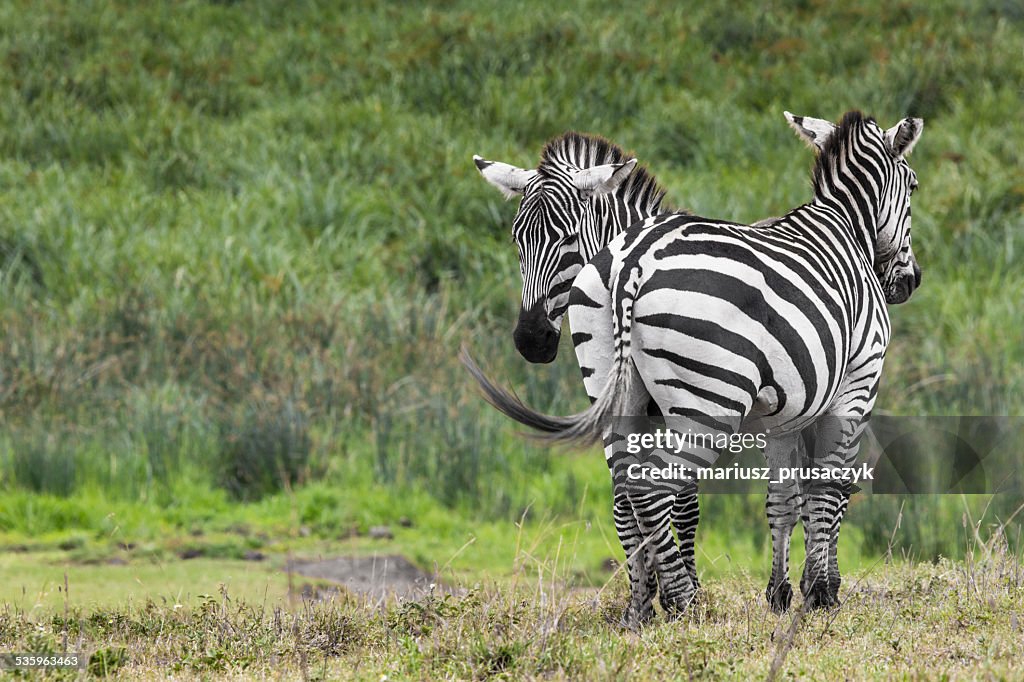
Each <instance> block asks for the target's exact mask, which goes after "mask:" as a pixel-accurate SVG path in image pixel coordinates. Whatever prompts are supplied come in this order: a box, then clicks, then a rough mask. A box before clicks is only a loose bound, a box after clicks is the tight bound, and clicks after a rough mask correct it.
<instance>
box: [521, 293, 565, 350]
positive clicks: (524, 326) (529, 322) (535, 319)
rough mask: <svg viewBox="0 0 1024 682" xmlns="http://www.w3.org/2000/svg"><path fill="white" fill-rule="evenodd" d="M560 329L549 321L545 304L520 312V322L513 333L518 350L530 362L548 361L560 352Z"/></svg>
mask: <svg viewBox="0 0 1024 682" xmlns="http://www.w3.org/2000/svg"><path fill="white" fill-rule="evenodd" d="M559 336H560V335H559V333H558V330H556V329H555V328H553V327H552V326H551V323H550V322H548V317H547V313H546V312H545V310H544V306H543V304H542V305H540V306H534V307H533V308H531V309H529V310H522V311H521V312H520V313H519V324H517V325H516V330H515V331H514V332H513V333H512V339H513V341H515V344H516V350H518V351H519V354H520V355H522V356H523V357H524V358H526V360H528V361H529V362H535V363H548V362H551V361H552V360H554V359H555V356H556V355H557V354H558V340H559Z"/></svg>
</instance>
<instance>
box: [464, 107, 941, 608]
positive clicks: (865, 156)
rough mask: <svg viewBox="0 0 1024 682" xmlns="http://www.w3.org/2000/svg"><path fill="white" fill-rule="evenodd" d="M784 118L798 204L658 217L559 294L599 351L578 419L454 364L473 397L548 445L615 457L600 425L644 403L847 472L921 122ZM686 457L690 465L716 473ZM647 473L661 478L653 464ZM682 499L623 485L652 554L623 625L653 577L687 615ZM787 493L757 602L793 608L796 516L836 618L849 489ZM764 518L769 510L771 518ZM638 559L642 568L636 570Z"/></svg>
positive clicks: (905, 246)
mask: <svg viewBox="0 0 1024 682" xmlns="http://www.w3.org/2000/svg"><path fill="white" fill-rule="evenodd" d="M785 117H786V120H787V121H788V122H789V124H790V126H791V127H793V128H794V130H795V131H796V132H797V134H798V135H799V136H800V137H802V138H803V139H804V140H805V141H807V142H809V143H810V144H811V145H813V146H814V147H816V148H817V150H818V151H817V158H816V161H815V164H814V169H813V173H812V186H813V197H812V200H811V201H810V202H809V203H807V204H804V205H802V206H799V207H797V208H795V209H793V210H791V211H789V212H788V213H787V214H786V215H784V216H782V217H781V218H780V219H778V220H777V221H775V222H774V223H772V224H771V225H769V226H767V227H762V228H759V229H752V228H751V227H748V226H741V225H737V224H734V223H726V222H723V221H716V220H708V219H705V218H700V217H697V216H692V215H687V214H661V215H658V216H654V217H651V218H649V219H647V220H646V221H644V222H643V223H641V224H640V225H636V226H633V227H631V228H630V229H628V230H626V231H625V232H623V233H621V234H620V235H619V236H617V237H616V238H615V239H614V240H612V242H611V243H610V244H609V246H608V248H606V249H604V250H603V251H602V252H601V253H599V254H597V255H596V256H595V257H594V258H593V259H592V260H591V262H590V263H589V264H588V265H587V266H586V267H584V268H583V269H582V270H581V271H580V273H579V274H578V275H577V277H576V280H575V281H574V284H573V286H572V288H571V291H570V308H569V321H570V325H571V326H572V328H573V330H574V333H576V330H581V332H580V333H585V334H589V335H590V336H591V337H592V338H593V339H594V340H596V341H598V343H597V344H584V345H583V346H581V347H580V348H578V354H579V355H580V361H581V364H588V365H589V366H593V367H594V368H595V376H596V377H598V379H596V380H594V379H592V380H591V383H589V384H588V386H587V388H588V393H589V392H591V391H592V390H595V385H594V384H595V381H600V378H601V377H603V378H604V381H603V383H602V384H600V386H599V387H596V390H597V393H596V400H594V401H593V402H592V404H591V406H590V408H588V409H587V410H585V411H584V412H581V413H579V414H576V415H572V416H569V417H551V416H547V415H543V414H540V413H538V412H536V411H534V410H532V409H530V408H529V407H527V406H526V405H524V404H523V403H522V402H520V401H519V400H518V399H517V398H516V397H514V396H512V395H511V394H509V393H508V392H507V391H505V390H504V389H502V388H500V387H498V386H496V385H495V384H494V383H493V382H491V381H490V380H489V379H488V378H487V377H486V375H484V374H483V372H482V371H480V369H479V368H478V367H476V365H475V363H473V362H472V360H471V358H469V357H468V354H465V353H464V358H463V359H464V361H466V362H467V365H468V366H469V368H470V371H471V372H472V373H473V374H474V376H475V378H476V379H477V381H478V382H479V383H480V385H481V387H482V389H483V391H484V393H485V396H486V397H487V399H488V400H489V401H490V402H491V403H492V404H494V405H495V406H496V407H497V408H498V409H499V410H501V411H502V412H503V413H505V414H506V415H508V416H510V417H512V418H513V419H516V420H517V421H519V422H521V423H523V424H526V425H528V426H531V427H534V428H537V429H539V430H541V431H545V432H547V433H548V434H549V437H550V438H551V439H553V440H558V441H577V442H580V443H586V442H592V441H594V440H596V439H598V438H601V437H602V436H603V437H604V439H605V440H606V441H607V440H609V439H610V438H614V437H616V436H618V437H619V438H620V442H621V436H622V434H621V433H619V434H615V433H614V431H615V429H614V428H612V426H611V425H610V424H609V420H610V418H611V417H612V416H613V415H624V416H640V415H643V414H644V406H645V405H646V403H647V402H649V401H653V402H654V403H656V404H657V405H658V407H659V408H660V410H661V412H662V413H663V414H665V415H667V416H672V417H687V418H690V419H693V420H695V421H696V422H698V423H700V424H703V425H704V427H705V428H706V429H707V430H708V431H710V432H713V433H719V434H723V433H724V434H734V433H736V432H737V431H739V430H740V429H741V428H744V427H745V426H748V425H749V424H751V423H757V424H758V425H759V427H760V428H762V429H764V430H765V431H766V432H770V433H771V440H770V441H769V443H768V447H766V448H765V455H766V457H767V458H768V463H769V465H778V464H779V463H780V462H783V461H786V459H787V458H792V457H793V456H794V453H796V452H797V451H798V450H799V446H800V443H801V441H802V440H807V441H809V442H812V446H813V448H814V449H813V456H814V461H815V463H816V464H818V465H819V468H821V469H823V470H836V469H840V468H842V467H843V466H845V465H846V464H848V463H850V462H852V461H853V459H854V458H855V456H856V453H857V450H858V445H859V439H860V436H861V434H862V433H863V430H864V428H865V426H866V424H867V420H868V419H869V417H870V414H871V410H872V407H873V405H874V402H875V399H876V396H877V390H878V385H879V380H880V377H881V370H882V365H883V361H884V357H885V351H886V348H887V346H888V343H889V338H890V334H891V325H890V321H889V315H888V310H887V308H886V304H899V303H903V302H905V301H906V300H908V299H909V298H910V296H911V295H912V294H913V292H914V291H915V290H916V289H917V288H918V287H919V286H920V283H921V269H920V266H919V265H918V263H917V260H916V258H915V257H914V254H913V250H912V247H911V237H910V228H911V210H910V197H911V194H912V193H913V192H914V190H915V189H916V187H917V184H918V182H917V176H916V174H915V173H914V171H913V170H912V169H911V168H910V166H909V164H908V163H907V161H906V158H905V157H906V155H908V154H909V153H910V152H911V150H912V149H913V148H914V146H915V145H916V144H917V142H918V140H919V139H920V136H921V132H922V130H923V125H924V123H923V121H922V120H921V119H918V118H905V119H903V120H901V121H900V122H899V123H897V124H896V125H895V126H893V127H892V128H890V129H888V130H882V129H881V128H880V127H879V126H878V124H877V123H876V122H875V121H874V119H872V118H868V117H865V116H864V115H863V114H861V113H860V112H858V111H851V112H847V113H846V114H845V115H844V116H843V117H842V119H841V120H840V122H839V124H838V125H836V124H832V123H830V122H828V121H825V120H822V119H816V118H811V117H803V116H794V115H792V114H790V113H789V112H785ZM591 395H594V394H593V393H591ZM619 430H621V429H619ZM691 450H692V451H691V452H689V453H687V454H688V455H689V456H692V458H694V459H696V460H700V461H709V460H713V458H714V453H713V452H699V451H697V449H691ZM653 459H654V461H655V462H656V463H664V462H665V453H663V452H659V453H655V455H654V457H653ZM790 461H791V460H790ZM619 473H620V472H613V476H617V475H619ZM773 478H774V477H773ZM687 485H688V483H687V482H685V481H683V482H679V481H660V482H657V483H655V482H653V481H650V480H642V481H637V480H633V479H631V478H629V477H627V480H625V481H624V482H623V486H622V487H623V488H625V489H626V495H627V498H628V501H629V503H630V504H631V506H632V512H633V515H634V517H635V519H636V529H635V530H636V532H637V533H638V536H639V537H640V538H642V539H641V542H642V543H644V544H645V545H647V546H648V547H650V549H651V551H650V552H647V553H644V554H643V555H640V556H636V557H635V558H634V559H633V560H632V561H630V562H629V563H630V565H629V569H630V592H631V595H630V604H629V606H628V607H627V610H626V613H625V614H624V621H625V622H626V623H627V624H629V625H641V624H643V623H644V622H646V621H647V620H649V619H650V618H651V617H652V615H653V611H652V609H651V601H652V599H653V593H652V590H651V587H652V586H651V582H652V581H651V578H650V569H651V568H653V570H654V572H656V574H657V588H658V592H659V600H660V601H661V603H662V605H663V607H664V606H665V605H666V603H667V604H668V605H669V606H670V607H671V609H670V613H672V614H681V613H683V612H684V611H685V609H686V608H687V606H688V605H689V603H690V601H691V600H692V599H693V597H694V595H695V593H696V585H695V584H694V583H693V581H692V578H691V576H690V574H689V572H688V570H687V566H686V565H685V562H684V561H683V558H682V556H681V555H680V552H679V550H678V548H677V547H676V546H675V545H674V543H673V542H672V538H671V531H670V529H669V527H668V516H669V510H670V509H671V506H672V499H673V496H675V495H676V494H678V493H680V492H681V491H684V490H685V488H686V486H687ZM795 488H796V489H794V486H789V487H787V486H785V485H782V486H779V485H775V486H774V489H773V484H771V483H770V484H769V492H768V497H767V501H766V505H767V507H768V508H769V525H770V527H771V530H772V544H773V561H772V563H773V566H772V574H771V578H770V580H769V585H768V589H767V590H766V596H767V597H768V599H769V601H771V602H772V605H773V607H774V608H776V610H784V608H785V607H788V606H789V599H790V598H791V596H792V590H791V588H789V584H788V577H787V569H788V548H789V538H790V535H791V533H792V530H793V527H794V526H795V524H796V521H797V518H796V513H795V510H797V509H799V510H800V517H801V518H802V520H803V522H804V527H805V543H806V547H807V559H806V562H805V565H804V572H803V576H802V579H801V581H800V588H801V592H802V593H803V595H804V600H805V607H806V608H823V607H832V606H838V604H839V599H838V593H839V587H840V583H841V577H840V573H839V567H838V561H837V556H836V552H837V546H838V536H839V527H840V524H841V522H842V518H843V515H844V514H845V511H846V508H847V505H848V501H849V495H850V485H849V483H848V482H847V481H844V480H824V481H822V480H815V481H805V482H803V485H801V486H795ZM773 506H774V507H778V508H779V513H775V514H772V513H771V511H772V507H773ZM624 544H625V543H624ZM650 554H653V555H654V556H653V562H652V563H653V566H652V565H648V564H646V563H645V562H650V561H651V558H650Z"/></svg>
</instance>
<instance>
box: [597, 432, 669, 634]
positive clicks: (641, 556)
mask: <svg viewBox="0 0 1024 682" xmlns="http://www.w3.org/2000/svg"><path fill="white" fill-rule="evenodd" d="M623 442H624V438H623V436H621V435H618V434H610V435H609V436H608V437H607V438H606V439H605V443H606V445H605V448H606V449H605V458H606V460H607V461H608V468H609V470H610V471H611V475H612V514H613V518H614V519H615V532H616V534H618V536H619V543H620V544H621V545H622V549H623V551H624V552H625V553H626V570H627V574H628V575H629V595H630V596H629V605H628V606H627V607H626V610H625V611H624V612H623V614H622V620H621V624H622V625H623V627H626V628H628V629H630V630H634V631H636V630H639V629H640V628H641V627H643V626H644V625H646V624H647V623H648V622H649V621H650V620H651V619H652V618H653V617H654V595H655V594H656V592H657V590H658V583H657V579H656V577H655V574H654V552H653V551H652V550H651V547H650V545H649V544H648V543H644V542H643V539H644V538H643V534H642V533H641V531H640V527H639V525H638V524H637V521H636V515H635V514H634V512H633V505H632V503H631V502H630V500H629V494H628V491H627V488H626V478H625V476H626V473H625V472H626V471H627V469H628V467H629V465H630V464H631V463H633V462H635V461H636V459H635V458H634V457H630V456H629V455H628V453H626V452H625V451H624V450H623V449H622V445H623ZM616 446H618V447H616Z"/></svg>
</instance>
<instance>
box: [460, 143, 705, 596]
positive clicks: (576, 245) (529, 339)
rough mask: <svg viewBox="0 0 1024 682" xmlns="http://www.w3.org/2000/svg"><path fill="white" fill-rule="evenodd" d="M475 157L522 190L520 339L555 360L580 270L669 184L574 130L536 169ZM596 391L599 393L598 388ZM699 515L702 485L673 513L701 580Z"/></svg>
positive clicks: (631, 538) (620, 513) (649, 211)
mask: <svg viewBox="0 0 1024 682" xmlns="http://www.w3.org/2000/svg"><path fill="white" fill-rule="evenodd" d="M473 160H474V162H475V163H476V167H477V169H478V170H479V171H480V173H481V175H483V177H484V179H485V180H487V182H489V183H490V184H492V185H494V186H495V187H497V188H498V189H499V190H500V191H501V193H502V194H503V195H504V196H505V198H506V199H510V198H512V197H513V196H518V195H521V196H522V200H521V202H520V204H519V210H518V211H517V212H516V217H515V219H514V220H513V223H512V236H513V239H514V241H515V243H516V246H517V248H518V250H519V271H520V274H521V275H522V278H523V296H522V306H521V308H520V313H519V321H518V324H517V325H516V329H515V332H514V333H513V340H514V342H515V345H516V349H517V350H518V351H519V352H520V354H521V355H522V356H523V357H524V358H526V359H527V360H529V361H530V362H537V363H548V362H551V361H553V360H554V359H555V356H556V355H557V353H558V342H559V339H560V334H561V327H562V317H563V315H564V314H565V311H566V308H567V307H568V304H569V290H570V287H571V286H572V283H573V281H574V280H575V278H576V275H577V274H578V273H579V272H580V270H581V269H582V268H583V266H585V265H586V264H587V263H589V262H590V260H591V258H593V256H594V254H596V253H598V252H599V251H601V250H602V249H604V248H605V247H606V246H607V245H608V243H609V242H610V241H611V240H612V239H613V238H614V237H615V236H616V235H618V234H619V233H621V232H622V231H623V230H624V229H626V228H627V227H629V226H630V225H633V224H636V223H639V222H641V221H642V220H645V219H647V218H650V217H652V216H655V215H660V214H662V213H665V212H667V211H669V210H671V209H669V208H668V207H666V206H665V205H664V196H665V191H664V190H663V189H662V188H661V187H660V186H659V185H658V183H657V180H656V179H655V178H654V176H653V175H652V174H651V173H650V172H649V171H648V170H647V169H646V168H644V167H643V166H640V167H639V168H637V167H636V166H637V161H636V159H635V158H631V157H630V156H628V155H626V154H625V153H624V152H623V151H622V149H621V148H620V147H618V146H617V145H615V144H612V143H611V142H609V141H608V140H605V139H604V138H601V137H597V136H594V135H586V134H581V133H577V132H574V131H571V132H568V133H565V134H564V135H561V136H559V137H557V138H555V139H553V140H551V141H550V142H548V143H547V144H546V145H545V146H544V149H543V151H542V152H541V160H540V164H539V166H538V167H537V169H536V170H525V169H522V168H517V167H515V166H512V165H510V164H507V163H502V162H500V161H488V160H486V159H483V158H481V157H479V156H474V157H473ZM572 340H573V344H574V346H575V347H576V348H577V355H578V357H579V358H580V361H581V364H580V370H581V372H582V373H583V377H584V380H585V383H586V386H587V389H588V391H589V390H590V383H589V381H588V380H589V379H590V377H592V376H593V374H594V369H593V368H592V367H590V366H589V365H587V364H585V363H583V361H582V358H583V355H581V354H580V351H579V349H580V348H581V347H582V346H585V345H587V344H588V343H590V341H591V339H590V337H589V336H588V335H587V334H586V333H583V332H578V333H577V332H575V331H574V333H573V335H572ZM609 359H610V356H609ZM590 395H591V398H592V399H594V398H596V396H597V391H596V390H595V391H594V392H591V393H590ZM654 407H656V406H654ZM611 444H612V442H611V441H610V442H609V443H608V445H609V446H610V445H611ZM610 452H611V451H610V450H609V453H610ZM608 463H609V466H610V467H611V466H612V464H613V461H612V460H611V459H609V460H608ZM613 496H614V502H613V505H614V510H615V527H616V533H617V535H618V536H619V541H620V542H621V544H622V547H623V549H624V550H625V553H626V556H627V558H628V557H630V556H632V555H634V554H636V553H637V548H638V547H639V545H640V538H639V535H638V534H637V532H636V530H635V528H636V521H635V520H634V519H633V517H632V511H631V507H630V506H629V501H628V500H627V499H626V496H625V493H624V491H622V490H619V489H616V490H615V492H614V493H613ZM699 519H700V508H699V505H698V500H697V495H696V491H695V490H694V491H693V492H692V494H686V495H679V496H678V497H677V498H676V501H675V504H674V506H673V511H672V521H673V525H674V526H675V528H676V532H677V534H678V535H679V544H680V552H681V554H682V556H683V558H684V561H685V563H686V566H687V568H688V570H689V571H690V578H691V580H692V581H693V583H694V584H695V585H696V584H698V578H697V566H696V562H695V560H694V556H693V554H694V536H695V534H696V532H697V524H698V521H699ZM645 554H647V553H646V552H645ZM652 562H653V555H651V556H648V557H647V558H646V562H645V565H647V566H651V565H653V563H652ZM654 579H655V577H654V573H653V571H647V572H646V573H645V575H644V577H643V580H644V581H645V583H647V584H648V586H649V589H650V591H651V593H652V594H653V593H654V590H655V588H656V586H655V583H654Z"/></svg>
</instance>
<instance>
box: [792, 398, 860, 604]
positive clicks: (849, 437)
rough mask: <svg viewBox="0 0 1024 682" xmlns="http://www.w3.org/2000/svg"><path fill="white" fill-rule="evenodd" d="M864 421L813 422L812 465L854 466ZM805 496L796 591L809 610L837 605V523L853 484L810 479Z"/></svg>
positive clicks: (834, 419)
mask: <svg viewBox="0 0 1024 682" xmlns="http://www.w3.org/2000/svg"><path fill="white" fill-rule="evenodd" d="M866 425H867V420H866V419H864V418H860V417H843V416H835V415H827V416H825V417H822V418H820V419H818V420H817V422H816V424H815V432H816V433H815V436H816V437H815V443H814V450H813V452H814V456H813V457H812V458H811V466H813V467H815V468H818V469H832V470H834V469H837V468H845V467H849V466H852V464H853V462H854V460H855V459H856V457H857V451H858V448H859V441H860V436H861V434H862V433H863V432H864V428H865V426H866ZM806 487H807V493H806V496H805V498H804V510H803V521H804V534H805V545H806V547H807V560H806V563H805V564H804V574H803V577H802V578H801V580H800V591H801V592H803V595H804V600H805V601H806V602H807V605H808V607H809V608H812V609H813V608H831V607H835V606H839V603H840V602H839V587H840V584H841V583H842V578H841V576H840V573H839V557H838V553H837V550H838V547H839V526H840V524H841V523H842V518H843V515H844V514H845V512H846V508H847V506H848V504H849V500H850V493H851V491H852V485H851V484H850V482H849V481H844V480H812V481H810V482H809V483H808V484H807V486H806Z"/></svg>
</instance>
